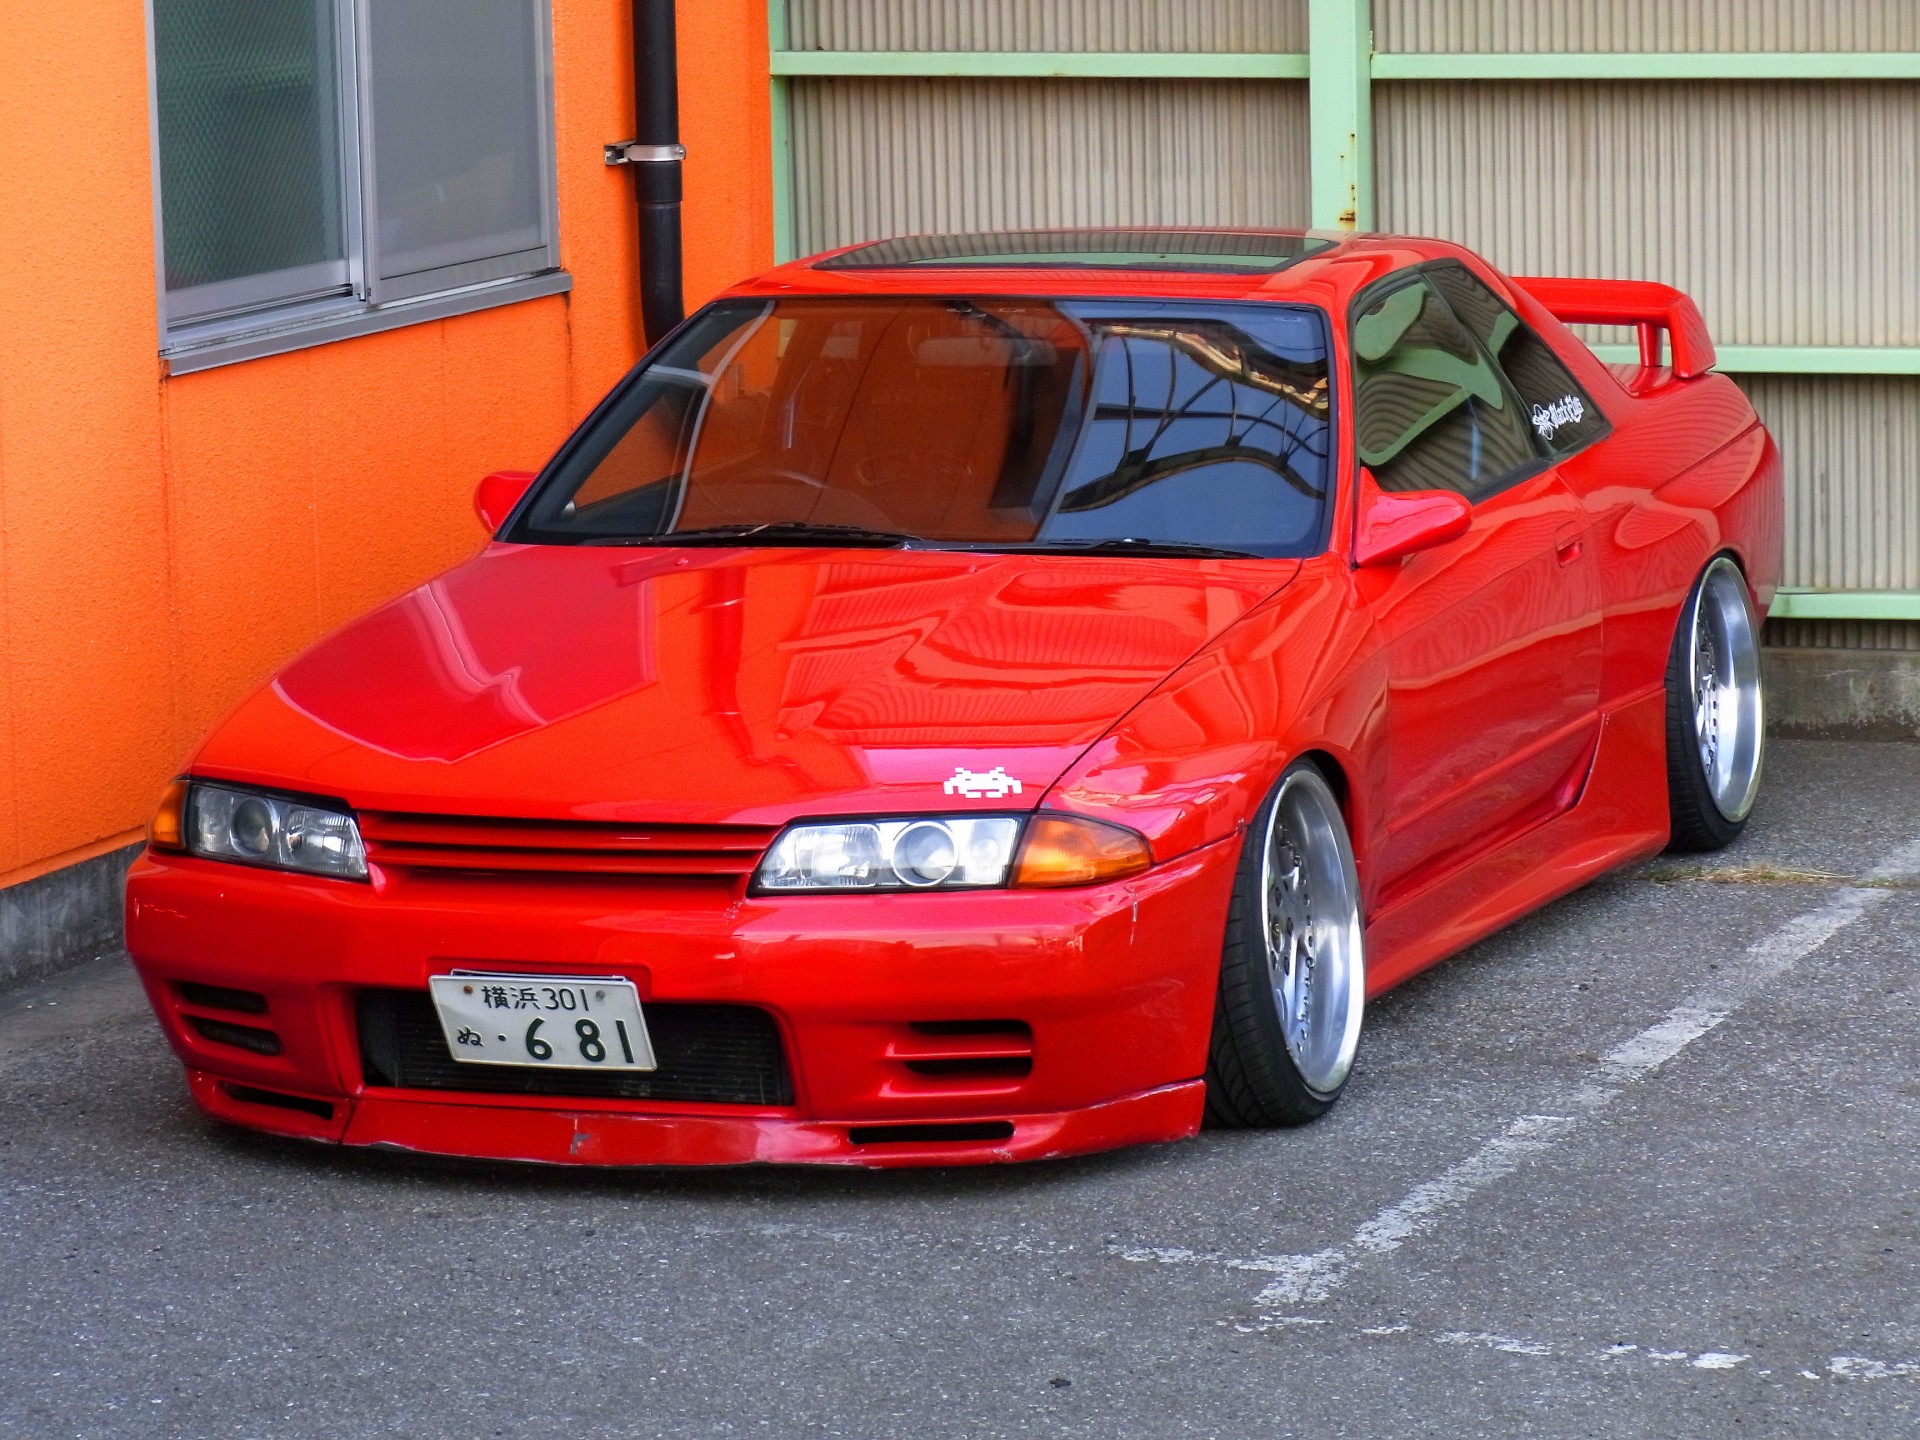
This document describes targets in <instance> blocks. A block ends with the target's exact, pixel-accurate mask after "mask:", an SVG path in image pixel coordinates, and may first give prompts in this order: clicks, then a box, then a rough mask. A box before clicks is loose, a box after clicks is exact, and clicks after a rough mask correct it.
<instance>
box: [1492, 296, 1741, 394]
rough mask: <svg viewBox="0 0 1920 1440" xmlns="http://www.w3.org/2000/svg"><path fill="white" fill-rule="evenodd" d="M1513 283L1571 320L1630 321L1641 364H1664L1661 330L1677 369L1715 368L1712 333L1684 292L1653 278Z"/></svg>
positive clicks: (1683, 372)
mask: <svg viewBox="0 0 1920 1440" xmlns="http://www.w3.org/2000/svg"><path fill="white" fill-rule="evenodd" d="M1513 283H1514V284H1516V285H1518V286H1520V287H1521V288H1522V289H1523V290H1525V291H1526V292H1527V293H1528V294H1529V295H1531V296H1533V298H1534V299H1536V300H1538V301H1539V302H1540V303H1541V304H1542V305H1544V306H1546V307H1547V309H1548V311H1549V312H1551V314H1552V315H1553V318H1554V319H1556V320H1559V321H1562V322H1564V323H1565V324H1568V325H1632V326H1635V327H1636V328H1638V330H1639V332H1640V363H1641V364H1642V365H1646V366H1657V365H1658V364H1659V363H1660V332H1661V331H1662V330H1664V331H1666V332H1667V335H1668V337H1669V339H1670V340H1671V341H1672V345H1673V362H1672V363H1673V373H1674V374H1675V375H1676V376H1678V377H1679V378H1680V379H1682V380H1691V379H1692V378H1693V377H1694V376H1696V375H1704V374H1706V373H1707V371H1709V370H1711V369H1712V368H1713V360H1714V354H1713V337H1712V336H1711V335H1709V334H1708V333H1707V322H1706V321H1704V320H1702V319H1701V318H1700V312H1699V311H1698V310H1696V309H1695V308H1694V304H1693V301H1691V300H1689V299H1688V298H1687V297H1686V296H1685V295H1683V294H1682V293H1681V292H1680V291H1678V290H1676V289H1674V288H1673V287H1672V286H1671V285H1661V284H1658V283H1656V282H1655V281H1652V280H1559V279H1551V278H1546V277H1538V276H1536V277H1523V276H1518V275H1516V276H1515V277H1514V281H1513Z"/></svg>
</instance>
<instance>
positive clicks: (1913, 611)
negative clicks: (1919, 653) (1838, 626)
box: [1767, 586, 1920, 620]
mask: <svg viewBox="0 0 1920 1440" xmlns="http://www.w3.org/2000/svg"><path fill="white" fill-rule="evenodd" d="M1767 618H1768V619H1769V620H1920V590H1813V589H1801V588H1798V587H1794V588H1787V587H1784V586H1783V587H1782V588H1781V589H1780V590H1779V591H1778V592H1776V593H1775V595H1774V597H1773V608H1772V609H1771V610H1769V611H1767Z"/></svg>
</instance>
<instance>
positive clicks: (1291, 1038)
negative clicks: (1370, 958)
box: [1261, 767, 1366, 1095]
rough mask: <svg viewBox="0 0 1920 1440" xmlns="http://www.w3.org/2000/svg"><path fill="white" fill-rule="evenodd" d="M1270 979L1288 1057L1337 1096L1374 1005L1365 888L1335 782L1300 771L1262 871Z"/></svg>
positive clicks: (1273, 829) (1286, 787)
mask: <svg viewBox="0 0 1920 1440" xmlns="http://www.w3.org/2000/svg"><path fill="white" fill-rule="evenodd" d="M1261 897H1262V913H1261V922H1262V927H1261V928H1262V934H1263V936H1264V938H1265V940H1266V948H1267V976H1268V981H1269V984H1270V985H1271V988H1272V991H1273V1004H1274V1009H1275V1010H1276V1011H1277V1012H1278V1014H1279V1017H1280V1031H1281V1034H1282V1036H1284V1038H1285V1040H1286V1044H1287V1054H1288V1056H1289V1057H1290V1058H1291V1059H1292V1061H1293V1064H1294V1068H1295V1069H1296V1070H1298V1071H1299V1072H1300V1078H1301V1080H1303V1081H1304V1082H1305V1083H1306V1085H1307V1088H1308V1089H1310V1090H1313V1091H1316V1092H1318V1093H1319V1094H1321V1095H1330V1094H1332V1093H1333V1092H1334V1091H1336V1090H1338V1089H1339V1088H1340V1085H1341V1083H1342V1082H1343V1081H1344V1080H1345V1079H1346V1078H1347V1071H1348V1070H1350V1069H1352V1068H1353V1056H1354V1052H1355V1050H1357V1049H1358V1048H1359V1045H1360V1020H1361V1012H1362V1010H1363V1009H1364V1008H1365V1004H1366V965H1365V963H1364V961H1363V960H1362V958H1361V944H1360V884H1359V877H1358V876H1357V874H1356V873H1355V871H1354V865H1353V849H1352V846H1351V845H1350V844H1349V843H1348V841H1347V831H1346V826H1345V825H1344V824H1343V823H1342V822H1341V819H1340V807H1339V803H1338V802H1337V801H1336V800H1335V799H1334V797H1333V792H1332V791H1331V790H1330V789H1328V788H1327V782H1326V781H1325V780H1323V779H1321V778H1320V777H1319V775H1317V774H1315V773H1314V772H1313V771H1312V770H1310V769H1307V768H1304V767H1303V768H1301V769H1298V770H1295V771H1293V772H1291V773H1289V774H1288V775H1287V777H1286V778H1285V779H1284V780H1283V781H1282V782H1281V785H1280V793H1279V794H1278V795H1277V796H1275V797H1274V803H1273V806H1272V808H1271V809H1270V810H1269V811H1268V819H1267V834H1266V849H1265V858H1264V863H1263V866H1262V872H1261Z"/></svg>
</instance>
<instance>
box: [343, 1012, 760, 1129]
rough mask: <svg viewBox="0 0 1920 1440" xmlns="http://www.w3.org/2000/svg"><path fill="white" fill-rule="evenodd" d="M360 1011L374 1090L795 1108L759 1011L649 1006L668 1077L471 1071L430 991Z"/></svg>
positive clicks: (364, 1065)
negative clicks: (450, 1043)
mask: <svg viewBox="0 0 1920 1440" xmlns="http://www.w3.org/2000/svg"><path fill="white" fill-rule="evenodd" d="M357 1011H358V1020H359V1030H360V1067H361V1073H362V1075H363V1076H364V1077H365V1080H366V1083H367V1085H368V1086H369V1087H375V1088H388V1089H400V1090H460V1091H466V1092H468V1093H470V1094H486V1095H565V1096H579V1097H582V1098H593V1099H603V1100H685V1101H693V1102H704V1103H707V1104H716V1105H791V1104H792V1103H793V1081H792V1079H791V1078H790V1076H789V1075H788V1073H787V1061H786V1055H785V1053H784V1052H783V1049H782V1047H781V1044H780V1030H779V1027H778V1026H776V1025H775V1024H774V1021H773V1017H772V1016H771V1015H769V1014H768V1013H767V1012H766V1011H764V1010H757V1009H755V1008H754V1007H752V1006H750V1005H672V1004H652V1005H648V1006H647V1007H646V1021H647V1033H648V1035H649V1036H650V1037H651V1038H652V1040H653V1053H654V1057H655V1058H656V1059H657V1060H659V1062H660V1068H659V1069H657V1070H652V1071H636V1070H627V1071H605V1072H596V1071H592V1070H544V1069H541V1068H539V1067H537V1066H532V1065H527V1066H520V1065H462V1064H460V1063H459V1062H458V1061H456V1060H455V1059H454V1058H453V1057H452V1056H451V1055H449V1054H448V1053H447V1040H446V1036H445V1035H444V1034H443V1033H442V1032H441V1029H440V1020H439V1017H438V1016H437V1015H436V1014H435V1013H434V1009H433V1001H432V1000H431V999H429V998H428V996H427V995H426V994H425V992H423V991H417V990H362V991H361V992H360V998H359V1000H358V1002H357Z"/></svg>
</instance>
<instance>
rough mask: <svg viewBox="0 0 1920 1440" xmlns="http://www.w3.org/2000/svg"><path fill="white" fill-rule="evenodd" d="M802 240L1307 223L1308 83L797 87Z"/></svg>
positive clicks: (798, 228)
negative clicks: (921, 233) (926, 232)
mask: <svg viewBox="0 0 1920 1440" xmlns="http://www.w3.org/2000/svg"><path fill="white" fill-rule="evenodd" d="M790 94H791V96H792V136H793V155H794V185H793V194H794V240H795V244H796V246H797V248H798V249H799V251H800V252H801V253H802V254H805V253H807V252H809V251H813V250H824V249H826V248H827V247H829V246H833V245H844V244H848V243H850V242H852V241H855V240H865V239H871V238H873V237H876V236H881V235H898V234H905V233H911V232H914V231H922V230H967V229H975V228H1001V227H1007V228H1021V227H1028V226H1036V225H1166V224H1220V225H1304V224H1306V223H1307V87H1306V85H1305V83H1304V82H1301V81H1291V82H1278V83H1276V82H1266V81H1261V82H1254V81H1212V80H1189V81H1155V80H867V79H837V80H796V81H793V82H791V86H790Z"/></svg>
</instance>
